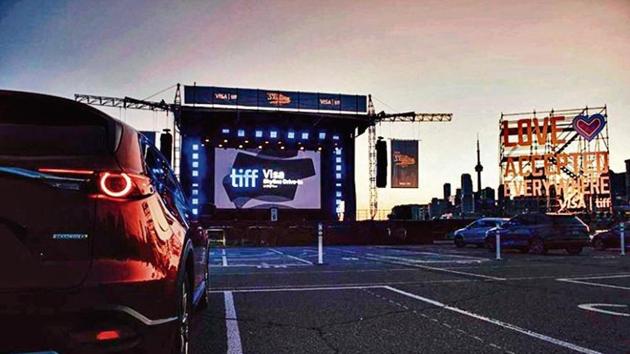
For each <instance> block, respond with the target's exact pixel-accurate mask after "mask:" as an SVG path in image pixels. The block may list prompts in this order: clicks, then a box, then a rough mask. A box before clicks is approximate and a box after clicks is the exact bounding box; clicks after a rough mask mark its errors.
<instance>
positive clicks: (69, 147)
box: [0, 123, 107, 156]
mask: <svg viewBox="0 0 630 354" xmlns="http://www.w3.org/2000/svg"><path fill="white" fill-rule="evenodd" d="M106 151H107V130H106V129H105V127H103V126H97V125H75V126H50V125H31V124H2V123H0V155H11V156H60V155H61V156H66V155H67V156H81V155H99V154H103V153H105V152H106Z"/></svg>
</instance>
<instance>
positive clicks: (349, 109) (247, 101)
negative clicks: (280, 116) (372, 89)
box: [184, 86, 367, 114]
mask: <svg viewBox="0 0 630 354" xmlns="http://www.w3.org/2000/svg"><path fill="white" fill-rule="evenodd" d="M184 103H186V104H207V105H221V106H238V107H253V108H267V109H268V108H276V109H289V110H310V111H329V112H339V113H355V114H365V113H367V96H364V95H342V94H336V93H316V92H297V91H279V90H259V89H244V88H229V87H214V86H184Z"/></svg>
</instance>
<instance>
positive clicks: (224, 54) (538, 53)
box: [0, 1, 630, 209]
mask: <svg viewBox="0 0 630 354" xmlns="http://www.w3.org/2000/svg"><path fill="white" fill-rule="evenodd" d="M183 24H187V25H183ZM189 24H190V25H189ZM629 42H630V4H629V3H628V2H625V1H603V2H599V3H597V4H591V3H587V2H575V1H556V2H553V3H549V2H542V1H532V2H527V3H526V4H525V3H521V2H516V1H508V2H491V3H488V4H485V5H483V4H473V3H470V2H463V1H450V2H446V3H443V2H433V1H429V2H423V3H421V4H418V3H414V2H397V3H394V4H390V3H384V2H382V3H379V2H369V3H365V4H354V3H350V2H348V3H337V2H331V3H318V4H312V3H309V2H301V3H300V2H281V1H278V2H267V3H264V4H258V3H250V2H222V1H217V2H213V3H210V4H190V3H170V2H162V3H154V2H151V3H149V2H137V3H134V4H133V5H128V4H124V3H122V2H114V3H111V4H107V5H104V4H94V5H92V6H85V5H84V4H82V3H81V2H72V1H66V2H64V1H61V2H55V3H54V4H53V3H50V2H37V1H29V2H3V3H2V4H1V5H0V44H1V45H0V47H1V48H2V49H0V88H3V89H17V90H29V91H37V92H44V93H49V94H54V95H61V96H65V97H72V95H73V94H74V93H93V94H98V95H108V96H132V97H136V98H145V97H147V96H149V95H151V94H154V93H155V92H158V91H159V90H161V89H164V88H166V87H169V86H171V85H173V84H174V83H176V82H181V83H186V84H192V83H193V82H197V83H199V84H206V85H223V86H231V87H238V86H242V87H260V88H275V89H286V90H300V91H324V92H327V91H332V92H343V93H358V94H367V93H371V94H373V95H374V97H375V104H376V106H377V110H385V111H387V112H395V111H409V110H415V111H417V112H452V113H454V120H453V122H452V123H444V124H435V125H433V124H422V125H419V126H410V125H409V124H396V125H389V124H383V125H380V126H378V127H377V134H378V135H382V136H384V137H385V138H401V139H419V140H420V150H419V153H420V158H419V168H420V171H419V173H420V174H419V180H420V182H419V184H420V187H419V189H417V190H392V189H386V190H379V208H380V209H389V208H391V207H392V206H393V205H395V204H407V203H428V202H429V201H430V199H431V198H432V197H434V196H439V195H440V191H441V190H442V185H443V183H444V182H449V183H451V184H452V185H453V186H456V185H457V184H458V180H459V178H460V176H461V174H463V173H469V174H471V175H473V174H474V172H475V163H476V151H475V140H476V136H477V133H479V136H480V144H481V156H480V160H481V163H482V165H483V166H484V171H483V179H482V180H483V185H482V187H486V186H490V187H492V188H495V189H496V188H497V186H498V184H499V168H498V163H497V160H498V136H499V127H498V121H499V117H500V114H501V112H504V113H508V112H523V111H533V110H534V109H536V110H538V111H543V110H549V109H552V108H555V109H562V108H578V107H584V106H587V105H589V106H596V105H604V104H607V105H608V109H609V116H610V129H611V131H610V145H611V146H610V151H611V156H610V158H611V168H612V169H613V170H615V171H617V172H618V171H623V169H624V164H623V161H624V159H627V158H628V157H630V156H628V154H627V151H630V149H629V147H630V146H629V143H628V132H629V131H630V121H629V120H628V119H626V117H625V116H626V115H627V112H629V111H630V99H629V98H630V94H628V93H627V90H625V88H626V87H628V86H630V70H629V69H630V63H629V62H628V60H627V58H628V57H629V56H630V49H629V48H628V46H627V43H629ZM169 94H172V91H169ZM156 98H164V99H166V100H171V99H172V96H171V97H169V96H164V95H162V96H157V97H156ZM108 112H109V113H111V114H113V115H115V116H120V117H121V118H122V119H126V120H129V121H131V120H133V122H134V125H137V126H139V128H145V129H152V128H154V127H156V126H157V125H159V124H161V123H162V122H163V118H162V117H163V115H156V114H151V113H149V114H145V113H142V112H126V113H122V112H118V110H113V111H108ZM366 138H367V136H366V134H364V135H363V136H361V137H360V138H359V139H358V140H357V143H356V146H357V152H356V156H357V161H356V168H357V176H356V190H357V202H358V209H367V193H363V192H362V191H365V190H366V188H367V171H368V170H367V150H366V148H365V147H366V146H367V143H366V142H367V140H366Z"/></svg>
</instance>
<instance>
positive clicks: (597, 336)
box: [191, 244, 630, 353]
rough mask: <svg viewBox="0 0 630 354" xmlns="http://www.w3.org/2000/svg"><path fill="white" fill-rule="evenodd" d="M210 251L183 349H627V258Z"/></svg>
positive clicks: (435, 250) (422, 249)
mask: <svg viewBox="0 0 630 354" xmlns="http://www.w3.org/2000/svg"><path fill="white" fill-rule="evenodd" d="M324 251H325V257H324V262H325V264H324V265H316V264H315V263H317V249H316V247H276V248H262V247H260V248H226V249H223V248H215V249H213V250H212V252H211V261H212V267H211V270H212V279H211V287H212V291H213V296H212V301H211V304H210V307H209V308H208V309H207V310H203V311H200V312H199V313H198V314H197V315H196V317H195V324H196V327H195V330H194V332H193V343H192V346H191V349H192V353H225V352H228V353H337V352H339V353H358V352H363V353H365V352H370V353H402V352H422V353H445V352H448V353H482V352H483V353H494V352H495V353H500V352H503V353H564V352H567V353H568V352H581V353H598V352H601V353H630V256H626V257H621V256H619V255H618V254H619V253H618V250H610V251H593V250H591V249H586V250H585V251H584V252H583V253H582V254H581V255H579V256H569V255H567V254H566V253H564V252H563V251H557V252H555V251H554V252H551V253H549V254H547V255H541V256H534V255H528V254H520V253H518V252H506V253H504V254H503V260H501V261H496V260H494V255H493V254H490V253H488V252H487V251H486V250H483V249H475V248H464V249H456V248H454V247H453V246H452V245H447V244H441V245H426V246H362V247H347V246H346V247H341V246H340V247H325V248H324Z"/></svg>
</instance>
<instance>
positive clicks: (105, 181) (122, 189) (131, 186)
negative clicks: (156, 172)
mask: <svg viewBox="0 0 630 354" xmlns="http://www.w3.org/2000/svg"><path fill="white" fill-rule="evenodd" d="M98 188H99V191H100V192H101V193H103V194H104V195H105V196H107V197H110V198H129V197H139V196H144V195H149V194H151V193H153V187H152V186H151V181H150V179H149V178H148V177H145V176H142V175H135V174H128V173H124V172H122V173H119V172H101V173H100V174H99V176H98Z"/></svg>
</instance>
